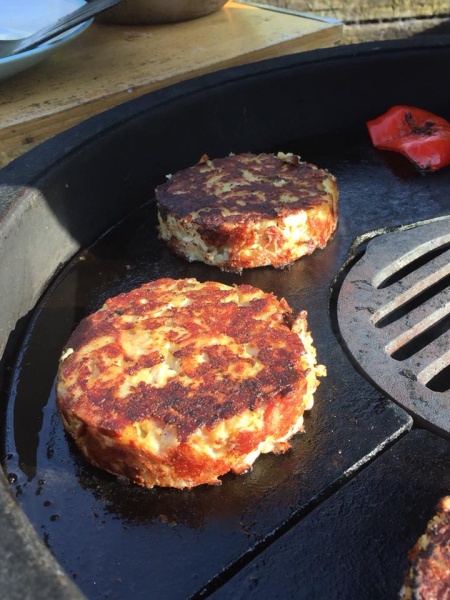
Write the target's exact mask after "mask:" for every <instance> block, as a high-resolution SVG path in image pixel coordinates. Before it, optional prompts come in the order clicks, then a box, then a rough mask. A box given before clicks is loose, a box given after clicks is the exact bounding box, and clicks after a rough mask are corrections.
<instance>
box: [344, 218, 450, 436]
mask: <svg viewBox="0 0 450 600" xmlns="http://www.w3.org/2000/svg"><path fill="white" fill-rule="evenodd" d="M337 317H338V325H339V331H340V334H341V336H342V340H343V342H344V344H345V346H346V348H347V349H348V351H349V352H350V354H351V355H352V357H353V358H354V360H356V362H357V363H358V364H359V365H360V367H361V368H362V370H363V371H364V373H365V374H366V376H368V377H369V379H371V380H372V382H373V383H375V384H376V385H377V386H378V387H379V388H380V389H382V390H383V391H384V392H385V393H387V394H388V395H389V396H390V397H391V398H392V399H393V400H394V401H395V402H397V403H398V404H400V405H401V406H403V407H404V408H405V409H406V410H407V411H408V412H410V413H411V414H412V415H413V416H414V417H415V418H416V419H417V420H418V422H419V423H420V424H422V425H426V426H429V428H431V429H433V430H436V431H437V432H439V433H441V434H444V435H446V436H447V437H450V219H449V218H445V219H441V220H436V221H433V222H428V223H425V224H420V225H416V226H414V227H412V228H405V229H402V230H398V231H395V232H392V233H385V234H382V235H379V236H377V237H375V238H374V239H372V240H371V241H369V242H368V244H367V248H366V250H365V252H364V255H363V256H362V258H361V259H360V260H359V261H358V262H356V263H355V265H354V266H353V267H351V269H350V270H349V272H348V273H347V275H346V276H345V279H344V280H343V283H342V286H341V289H340V291H339V296H338V302H337Z"/></svg>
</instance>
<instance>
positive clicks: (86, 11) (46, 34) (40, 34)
mask: <svg viewBox="0 0 450 600" xmlns="http://www.w3.org/2000/svg"><path fill="white" fill-rule="evenodd" d="M119 2H120V0H91V1H90V2H88V3H87V4H84V5H83V6H81V7H80V8H78V9H77V10H75V11H73V12H71V13H69V14H68V15H65V16H64V17H61V18H60V19H58V20H57V21H56V22H55V23H52V24H51V25H47V26H46V27H44V28H43V29H39V31H37V32H36V33H33V35H30V36H28V37H26V38H22V39H18V40H17V39H16V40H0V58H4V57H7V56H15V55H16V54H20V53H21V52H25V51H27V50H32V49H33V48H36V47H37V46H39V45H40V44H43V43H44V42H48V41H49V40H51V39H53V38H55V37H56V36H58V35H60V34H61V33H64V32H65V31H68V30H69V29H71V28H72V27H75V26H76V25H79V24H80V23H83V22H84V21H87V20H88V19H91V18H92V17H94V16H95V15H97V14H99V13H100V12H102V11H104V10H106V9H107V8H110V7H112V6H114V5H116V4H118V3H119Z"/></svg>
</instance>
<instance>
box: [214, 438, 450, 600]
mask: <svg viewBox="0 0 450 600" xmlns="http://www.w3.org/2000/svg"><path fill="white" fill-rule="evenodd" d="M449 461H450V443H449V441H448V440H444V439H442V438H440V437H437V436H435V435H433V434H432V433H430V432H427V431H423V430H422V431H421V430H415V431H413V432H411V433H410V434H409V435H407V436H406V437H404V438H403V439H401V440H400V441H399V442H398V443H397V444H395V446H394V447H393V448H391V449H389V450H388V451H387V452H385V453H384V454H383V455H382V456H381V457H380V458H378V459H377V460H376V461H375V462H374V463H372V464H370V465H369V466H368V467H367V468H366V469H365V470H364V471H363V472H362V473H360V474H359V475H357V476H356V477H355V478H354V479H353V480H352V481H351V482H349V483H348V484H347V485H345V486H344V487H343V488H342V489H341V490H339V491H338V492H337V493H336V494H335V495H334V496H333V497H332V498H330V499H329V500H327V501H325V502H324V503H323V504H322V505H321V506H320V507H319V508H318V509H317V510H314V511H313V512H312V513H311V514H309V515H308V516H307V517H306V518H305V519H304V520H303V521H302V522H301V523H299V524H298V525H297V526H295V527H294V528H292V529H291V530H290V531H289V532H288V533H287V534H286V535H285V536H283V537H282V538H281V539H280V540H278V541H277V542H275V543H274V544H273V545H272V546H270V547H269V548H268V549H267V550H266V551H265V552H263V553H262V554H261V555H260V556H259V557H258V558H257V559H255V560H254V561H253V562H252V563H251V564H250V565H249V566H247V567H246V568H245V569H243V570H242V571H241V572H240V573H239V575H237V576H236V577H235V578H234V579H232V580H231V581H230V582H229V583H228V584H227V585H225V586H224V587H223V588H222V589H221V590H220V591H219V592H218V593H217V594H216V595H215V596H214V598H215V599H216V600H221V599H222V598H223V599H227V598H233V599H234V600H240V599H242V598H245V599H246V600H254V599H256V598H271V599H275V598H295V599H296V600H307V599H308V600H310V599H311V598H315V599H322V598H327V599H330V600H340V599H342V598H345V599H347V598H359V599H364V598H367V599H370V600H386V599H387V598H392V599H396V598H398V594H399V591H400V589H401V587H402V585H403V582H404V578H405V575H406V573H407V571H408V568H409V563H408V552H409V550H410V549H411V548H412V547H413V546H414V544H415V543H416V541H417V539H418V538H419V536H420V535H422V533H424V531H425V527H426V524H427V522H428V521H429V519H431V517H432V516H433V515H434V514H435V507H436V504H437V502H438V500H439V499H440V498H442V497H443V496H446V495H448V493H449V491H450V473H449V469H448V464H449ZM411 482H414V484H413V485H411ZM387 490H389V491H387ZM268 565H270V568H268Z"/></svg>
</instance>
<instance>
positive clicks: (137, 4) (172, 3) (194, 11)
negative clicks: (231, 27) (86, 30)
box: [98, 0, 227, 25]
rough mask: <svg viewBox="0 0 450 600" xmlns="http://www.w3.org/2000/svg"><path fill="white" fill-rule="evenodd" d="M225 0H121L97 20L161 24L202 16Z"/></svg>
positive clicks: (211, 11) (218, 6) (215, 8)
mask: <svg viewBox="0 0 450 600" xmlns="http://www.w3.org/2000/svg"><path fill="white" fill-rule="evenodd" d="M226 1H227V0H122V2H120V3H119V4H118V5H117V6H114V7H113V8H111V9H109V10H107V11H105V12H104V13H102V14H101V15H100V16H99V17H98V20H101V21H103V22H105V23H118V24H121V23H123V24H130V25H131V24H135V25H138V24H149V25H150V24H161V23H176V22H177V21H188V20H190V19H196V18H198V17H204V16H205V15H209V14H211V13H213V12H215V11H216V10H219V9H220V8H222V6H223V5H224V4H225V3H226Z"/></svg>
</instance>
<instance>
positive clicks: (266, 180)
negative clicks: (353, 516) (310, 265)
mask: <svg viewBox="0 0 450 600" xmlns="http://www.w3.org/2000/svg"><path fill="white" fill-rule="evenodd" d="M156 200H157V205H158V219H159V231H160V237H161V238H162V239H163V240H164V241H166V243H167V244H168V245H169V247H170V248H171V249H172V250H173V251H174V252H175V253H177V254H178V255H180V256H182V257H184V258H186V259H187V260H190V261H191V260H200V261H202V262H205V263H207V264H211V265H215V266H218V267H220V268H221V269H222V270H225V271H241V270H242V269H244V268H248V267H259V266H265V265H272V266H274V267H277V268H279V267H284V266H286V265H288V264H291V263H292V262H294V261H295V260H297V259H298V258H300V257H301V256H304V255H306V254H310V253H311V252H313V251H314V250H315V249H316V248H323V247H324V246H325V245H326V243H327V242H328V240H329V239H330V237H331V235H332V234H333V233H334V231H335V229H336V226H337V216H338V188H337V183H336V179H335V177H334V176H333V175H331V174H330V173H329V172H328V171H326V170H324V169H319V168H318V167H316V166H315V165H312V164H310V163H306V162H301V161H300V159H299V157H298V156H296V155H293V154H282V153H279V154H278V155H276V156H275V155H272V154H258V155H253V154H241V155H237V156H235V155H233V156H228V157H226V158H220V159H215V160H209V159H208V157H207V156H204V157H203V158H202V160H201V161H200V162H199V163H198V164H197V165H195V166H193V167H190V168H188V169H185V170H183V171H179V172H178V173H176V174H174V175H173V176H171V177H170V178H169V180H168V181H167V182H166V183H165V184H163V185H160V186H159V187H157V188H156Z"/></svg>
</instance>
